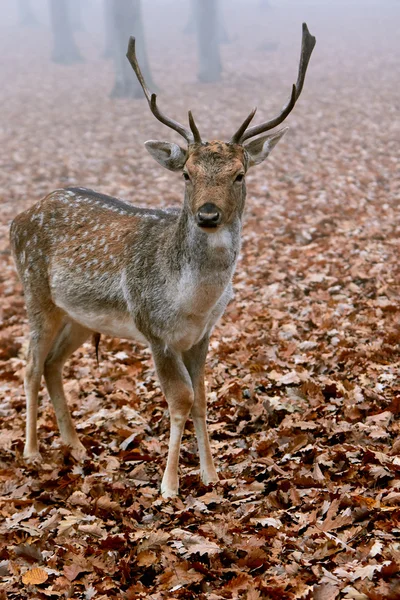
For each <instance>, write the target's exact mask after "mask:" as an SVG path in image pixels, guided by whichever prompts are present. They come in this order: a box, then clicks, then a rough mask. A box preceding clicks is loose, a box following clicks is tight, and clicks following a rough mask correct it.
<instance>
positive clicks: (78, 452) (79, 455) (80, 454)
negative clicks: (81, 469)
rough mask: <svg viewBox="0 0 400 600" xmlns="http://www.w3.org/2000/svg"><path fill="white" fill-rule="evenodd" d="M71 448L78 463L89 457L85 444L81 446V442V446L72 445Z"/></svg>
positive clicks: (72, 454)
mask: <svg viewBox="0 0 400 600" xmlns="http://www.w3.org/2000/svg"><path fill="white" fill-rule="evenodd" d="M69 448H70V453H71V456H72V457H73V458H74V459H75V460H76V461H78V462H82V461H84V460H85V459H86V458H87V457H88V454H87V451H86V448H85V446H84V445H83V444H81V442H79V444H75V445H74V446H71V445H70V446H69Z"/></svg>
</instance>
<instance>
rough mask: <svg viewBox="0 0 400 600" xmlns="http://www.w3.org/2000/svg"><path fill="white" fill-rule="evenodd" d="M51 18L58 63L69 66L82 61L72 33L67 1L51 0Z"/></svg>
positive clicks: (55, 58)
mask: <svg viewBox="0 0 400 600" xmlns="http://www.w3.org/2000/svg"><path fill="white" fill-rule="evenodd" d="M50 17H51V25H52V29H53V38H54V40H53V41H54V45H53V54H52V59H53V61H54V62H56V63H60V64H63V65H68V64H72V63H76V62H80V61H81V60H82V57H81V54H80V52H79V50H78V46H77V45H76V43H75V40H74V36H73V33H72V27H71V19H70V13H69V6H68V4H67V0H50Z"/></svg>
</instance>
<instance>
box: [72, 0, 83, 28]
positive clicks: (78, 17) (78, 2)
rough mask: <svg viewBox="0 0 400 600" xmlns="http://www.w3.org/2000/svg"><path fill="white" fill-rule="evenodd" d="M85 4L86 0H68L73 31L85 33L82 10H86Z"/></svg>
mask: <svg viewBox="0 0 400 600" xmlns="http://www.w3.org/2000/svg"><path fill="white" fill-rule="evenodd" d="M84 4H85V0H68V6H69V16H70V21H71V29H72V31H85V26H84V23H83V18H82V9H83V8H84Z"/></svg>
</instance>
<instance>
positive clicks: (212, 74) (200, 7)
mask: <svg viewBox="0 0 400 600" xmlns="http://www.w3.org/2000/svg"><path fill="white" fill-rule="evenodd" d="M195 10H196V12H195V17H196V23H197V41H198V47H199V73H198V78H199V81H203V82H207V83H211V82H213V81H219V80H220V78H221V71H222V65H221V58H220V52H219V37H220V36H219V27H218V5H217V2H215V0H196V4H195Z"/></svg>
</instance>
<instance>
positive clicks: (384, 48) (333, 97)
mask: <svg viewBox="0 0 400 600" xmlns="http://www.w3.org/2000/svg"><path fill="white" fill-rule="evenodd" d="M113 2H114V4H115V5H116V6H117V5H118V6H119V8H120V10H121V6H122V5H127V4H129V2H126V1H125V0H104V1H103V0H66V2H65V4H66V5H67V9H68V19H69V21H70V27H69V29H70V33H69V34H68V35H71V36H72V44H73V46H74V48H75V52H76V56H75V59H76V60H74V59H72V60H70V61H69V60H66V61H65V62H66V63H67V64H62V63H63V60H62V57H61V59H60V57H58V58H57V46H60V43H61V45H62V40H63V39H64V36H65V35H66V33H65V27H64V28H63V23H64V24H65V23H66V18H65V15H64V17H63V16H62V15H61V20H60V15H59V17H58V23H56V22H55V20H54V15H53V16H52V5H53V10H54V6H55V5H57V8H56V10H58V9H59V8H60V5H61V4H63V3H64V0H29V1H28V0H19V1H18V2H17V1H15V0H1V1H0V33H1V35H0V51H1V64H0V78H1V86H0V98H1V106H2V107H5V108H4V109H3V110H2V116H0V143H1V146H2V148H3V151H2V154H1V159H0V160H1V163H0V190H1V194H2V195H4V196H7V200H8V201H9V200H10V199H11V198H12V197H18V198H19V199H20V198H21V194H22V195H23V196H24V198H25V199H26V203H27V205H30V204H31V203H33V202H34V201H35V200H37V199H38V198H40V197H41V196H42V195H43V194H45V193H47V192H48V191H50V190H51V189H53V188H54V187H57V186H59V185H73V184H79V185H82V186H87V187H97V188H98V189H99V190H100V191H106V192H109V193H113V194H116V195H121V196H125V197H126V198H127V199H129V200H133V201H135V202H137V203H140V202H142V203H143V202H145V203H146V202H147V201H148V195H149V193H151V192H153V191H154V186H155V185H158V188H157V189H156V191H157V193H158V192H159V193H160V194H161V196H160V203H161V204H164V203H171V202H176V201H177V200H179V198H180V195H181V188H182V186H181V182H180V181H178V180H177V178H176V177H175V178H174V176H173V175H171V174H168V173H167V172H164V171H163V170H162V169H161V168H159V167H157V168H156V169H154V165H153V164H152V162H151V158H150V157H149V156H148V155H147V153H146V152H145V150H144V148H143V142H144V141H145V140H146V139H151V138H161V139H168V140H171V141H172V140H175V141H178V142H179V143H181V140H180V139H179V136H177V134H175V133H174V132H172V131H171V130H168V129H167V128H166V127H164V126H163V125H161V124H160V123H158V122H157V121H156V119H155V118H154V117H153V116H152V115H151V113H150V111H149V109H148V106H147V103H146V101H145V99H144V97H143V96H142V93H141V91H139V93H137V83H136V78H135V75H134V73H133V71H132V69H131V67H130V65H129V63H128V61H127V59H126V58H125V52H126V47H127V43H128V39H127V38H128V34H131V33H134V34H135V35H137V36H138V37H139V36H140V35H142V37H143V39H142V41H141V44H142V47H141V49H140V52H139V61H140V63H141V66H142V67H143V70H144V71H145V72H146V79H147V80H148V84H149V87H150V88H151V89H152V90H156V91H157V93H158V102H159V106H160V107H161V109H162V110H163V111H165V112H167V114H168V115H169V116H171V117H173V118H175V119H178V120H180V121H181V122H185V123H187V111H188V109H191V110H192V111H193V113H194V115H195V118H196V122H197V124H198V126H199V128H200V131H201V133H202V135H203V137H205V138H208V139H215V138H221V139H229V137H230V136H231V135H232V133H233V131H234V130H235V129H236V128H237V126H238V125H239V124H240V122H241V121H242V120H243V119H244V117H245V116H246V115H247V114H248V112H249V111H250V110H251V108H252V107H253V106H258V113H257V116H256V119H255V122H257V119H258V120H263V119H268V118H271V117H272V116H274V115H275V114H276V113H277V112H279V110H280V108H281V106H282V105H283V104H284V102H285V100H286V99H287V97H288V94H289V92H290V89H291V85H292V83H293V82H295V80H296V76H297V68H298V60H299V54H300V43H301V23H302V22H303V21H306V22H307V23H308V26H309V29H310V32H311V33H312V34H313V35H315V36H316V38H317V46H316V49H315V51H314V54H313V56H312V59H311V62H310V66H309V70H308V74H307V77H306V82H305V86H304V91H303V94H302V96H301V98H300V100H299V103H298V105H297V106H296V108H295V110H294V112H293V114H292V115H291V116H290V117H289V119H288V124H289V125H290V126H291V132H290V136H286V138H285V140H284V142H283V144H282V146H283V149H281V147H280V154H279V160H276V161H275V159H273V158H272V157H271V158H272V162H269V163H268V166H267V167H266V170H267V171H266V177H269V176H271V175H272V173H273V171H274V168H275V167H276V166H277V163H279V165H281V164H282V163H284V164H285V165H287V170H288V172H289V173H290V163H291V160H292V158H293V157H292V153H293V152H297V153H300V154H301V155H302V157H303V161H304V171H305V172H307V170H310V171H312V170H313V169H315V168H316V163H318V161H319V160H320V159H321V157H325V158H326V157H329V155H331V160H332V161H333V162H334V161H335V160H337V150H336V151H335V149H334V148H333V146H334V144H332V139H333V137H334V134H335V132H336V131H338V130H343V128H345V129H346V131H347V136H350V137H355V143H354V144H353V145H352V149H347V153H348V152H349V151H350V152H354V153H355V155H357V153H359V152H362V151H363V139H367V138H368V139H370V137H371V136H382V135H384V136H385V135H386V136H387V151H388V154H389V155H390V153H392V154H393V156H396V152H397V147H398V144H396V137H397V141H398V136H397V134H398V121H397V122H396V119H398V100H397V98H398V95H396V96H395V98H396V100H395V103H393V87H394V81H396V79H397V84H398V64H399V58H400V56H399V55H400V42H399V36H398V31H399V25H400V2H398V1H396V0H353V1H344V0H343V1H338V0H314V1H311V0H309V1H307V2H303V1H301V0H296V1H294V0H269V1H268V0H219V1H218V2H217V0H215V1H214V2H211V4H214V5H215V7H216V11H215V14H216V15H217V16H216V17H215V15H214V17H215V18H217V20H218V23H217V25H215V23H214V25H210V26H209V27H210V29H209V31H208V32H207V31H206V30H205V29H204V27H207V24H204V22H203V25H202V27H203V42H202V41H201V39H200V37H201V34H199V30H198V20H199V15H198V14H197V15H196V0H142V2H138V0H134V1H133V0H132V1H131V2H130V4H131V6H132V7H133V9H132V10H133V13H130V17H129V18H126V19H124V16H123V15H122V18H121V15H120V20H119V22H115V20H113V17H110V13H109V12H107V11H110V10H112V5H113ZM203 4H207V3H206V2H204V3H203ZM208 4H210V2H208ZM138 6H140V9H141V15H140V18H141V27H140V32H139V33H138V31H137V29H136V28H137V23H136V22H134V21H135V14H134V13H135V10H137V7H138ZM110 7H111V8H110ZM135 7H136V8H135ZM132 14H133V20H132ZM130 20H132V22H130ZM203 20H204V19H203ZM118 23H119V24H118ZM110 24H111V30H112V28H114V42H110V35H112V32H111V33H110ZM118 27H120V29H118ZM215 31H217V37H218V41H217V44H218V47H217V51H218V55H219V60H220V65H219V66H218V67H217V69H216V71H217V72H216V75H215V74H214V75H213V76H212V77H211V78H210V82H207V77H204V76H202V74H201V62H202V52H203V53H204V52H206V53H207V51H208V49H209V42H210V36H211V37H212V36H215V35H216V34H215ZM210 32H211V33H210ZM199 36H200V37H199ZM202 44H203V46H202ZM67 45H68V41H67ZM202 48H203V49H202ZM203 58H204V57H203ZM118 61H119V66H118ZM211 62H212V61H211ZM121 65H122V66H121ZM121 69H125V70H126V71H127V73H128V77H130V78H131V79H130V81H131V85H132V89H133V88H134V87H135V86H136V91H135V90H133V93H132V89H131V90H129V89H128V90H126V93H124V89H123V85H122V87H121V86H120V87H119V91H118V72H119V70H121ZM203 75H204V73H203ZM371 81H374V82H375V85H373V86H371V85H370V83H371ZM129 85H130V84H129ZM129 85H128V87H129ZM135 96H137V97H135ZM396 102H397V104H396ZM383 112H384V113H385V114H386V116H387V114H388V113H389V114H392V115H393V118H392V123H393V129H392V130H391V131H390V132H388V131H386V132H382V131H380V115H381V114H382V113H383ZM349 125H350V128H349ZM308 134H310V138H312V139H313V143H312V144H309V143H308V141H307V137H308ZM332 135H333V137H332ZM315 140H317V142H316V141H315ZM350 158H351V157H350ZM324 168H325V169H328V171H329V166H325V167H324ZM150 169H151V172H150ZM32 170H33V172H34V177H33V178H32V176H31V175H30V173H28V171H29V172H31V171H32ZM288 176H289V177H292V176H293V175H292V174H291V175H288ZM326 176H327V177H328V176H329V172H327V173H326ZM249 177H250V181H251V176H249ZM27 181H29V182H30V184H29V185H27V183H26V182H27Z"/></svg>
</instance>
